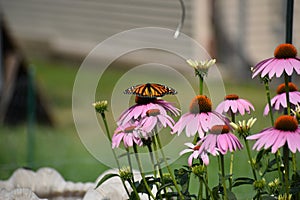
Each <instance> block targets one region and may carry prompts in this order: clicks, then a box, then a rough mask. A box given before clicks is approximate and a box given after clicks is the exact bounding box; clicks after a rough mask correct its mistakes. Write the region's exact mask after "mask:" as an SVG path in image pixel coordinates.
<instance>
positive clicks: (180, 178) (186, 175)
mask: <svg viewBox="0 0 300 200" xmlns="http://www.w3.org/2000/svg"><path fill="white" fill-rule="evenodd" d="M190 173H191V171H189V170H186V169H184V168H180V169H178V170H177V169H175V170H174V174H175V177H176V181H177V182H178V183H179V184H180V185H181V188H182V189H181V190H182V193H186V192H188V190H189V183H190Z"/></svg>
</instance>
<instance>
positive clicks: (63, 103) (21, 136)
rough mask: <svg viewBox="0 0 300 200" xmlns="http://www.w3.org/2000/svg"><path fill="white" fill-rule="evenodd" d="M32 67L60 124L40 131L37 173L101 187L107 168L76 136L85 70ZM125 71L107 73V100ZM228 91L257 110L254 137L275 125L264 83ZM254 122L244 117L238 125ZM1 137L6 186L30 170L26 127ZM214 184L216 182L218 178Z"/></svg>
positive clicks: (240, 158)
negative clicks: (77, 91) (49, 171)
mask: <svg viewBox="0 0 300 200" xmlns="http://www.w3.org/2000/svg"><path fill="white" fill-rule="evenodd" d="M31 63H32V66H34V68H35V71H36V79H37V83H38V87H39V90H40V91H41V92H42V94H43V95H44V96H45V97H46V100H47V103H48V104H49V107H50V108H51V112H52V115H53V117H54V120H55V126H54V127H47V126H36V127H35V134H36V146H35V155H34V156H35V162H34V165H33V169H38V168H40V167H45V166H49V167H53V168H55V169H56V170H58V171H59V172H60V173H61V174H62V175H63V177H64V178H65V179H66V180H71V181H83V182H84V181H95V180H96V178H97V177H98V176H99V174H101V172H103V171H104V170H105V169H107V167H106V166H105V165H103V164H101V163H100V162H99V161H98V160H96V159H95V158H94V157H93V156H92V155H91V154H90V153H89V152H88V151H87V150H86V149H85V147H84V145H83V144H82V143H81V141H80V139H79V137H78V135H77V133H76V129H75V126H74V122H73V118H72V88H73V83H74V80H75V76H76V73H77V69H78V67H79V66H77V64H70V63H61V62H55V61H49V60H47V61H45V60H32V61H31ZM124 70H125V69H116V68H110V69H109V70H107V71H106V72H105V76H103V78H101V81H100V83H99V87H101V98H102V99H106V98H109V97H110V95H111V90H112V89H113V87H114V85H113V84H111V83H115V82H116V81H117V80H118V78H120V76H121V75H122V73H123V72H124ZM225 89H226V93H227V94H231V93H236V94H238V95H239V96H240V98H245V99H248V100H249V101H251V102H252V103H253V105H254V106H255V108H256V111H255V112H253V114H252V116H255V117H257V118H258V121H257V123H256V124H255V126H254V128H253V132H257V131H259V130H261V129H262V128H264V127H267V126H269V124H270V122H269V119H268V118H265V117H263V116H262V110H263V108H264V106H265V102H266V98H265V93H264V88H263V85H262V84H260V83H259V81H258V80H253V81H252V82H251V83H250V82H243V83H237V82H230V81H226V82H225ZM97 96H98V95H97ZM191 98H192V97H191ZM250 117H251V116H246V117H244V118H241V117H240V116H238V117H237V120H241V119H249V118H250ZM0 136H1V140H0V179H1V180H3V179H7V178H8V177H9V176H10V175H11V173H12V172H13V171H14V170H15V169H17V168H19V167H26V166H27V162H26V155H27V146H26V144H27V127H26V124H24V125H20V126H17V127H7V126H2V127H0ZM227 159H228V158H227ZM236 159H237V162H238V165H236V166H235V172H236V174H237V176H242V175H243V176H248V175H249V176H251V173H250V168H249V164H248V163H247V158H246V156H245V152H238V153H237V155H236ZM212 160H213V159H212ZM183 164H184V165H185V164H186V159H185V158H184V157H183V158H180V159H179V160H178V162H177V163H175V164H174V165H173V166H174V167H176V168H178V167H180V166H182V165H183ZM212 165H213V166H214V167H213V168H212V169H211V171H212V172H213V171H215V170H216V169H217V164H216V162H215V161H212ZM212 172H210V174H212ZM215 174H217V173H215ZM214 179H215V182H216V181H217V180H218V177H215V178H214ZM247 190H249V188H247V187H245V189H244V190H243V189H242V188H241V190H240V191H239V193H241V194H243V191H247ZM244 195H246V196H247V195H249V194H247V193H246V194H244ZM246 196H244V197H246Z"/></svg>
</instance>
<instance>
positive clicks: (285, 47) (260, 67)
mask: <svg viewBox="0 0 300 200" xmlns="http://www.w3.org/2000/svg"><path fill="white" fill-rule="evenodd" d="M296 56H297V49H296V48H295V47H294V46H293V45H292V44H280V45H279V46H277V48H276V49H275V51H274V57H273V58H268V59H266V60H263V61H261V62H260V63H258V64H257V65H255V66H254V67H253V70H252V71H253V75H252V78H254V77H255V76H257V75H258V74H260V76H261V77H262V78H263V77H265V76H268V77H269V78H270V79H271V78H272V77H273V76H274V75H275V74H276V77H277V78H278V77H280V76H281V75H282V74H283V72H286V73H287V75H289V76H291V75H292V73H293V71H294V70H295V71H296V73H297V74H300V59H299V58H297V57H296Z"/></svg>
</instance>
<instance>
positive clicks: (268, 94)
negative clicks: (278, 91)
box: [264, 80, 274, 126]
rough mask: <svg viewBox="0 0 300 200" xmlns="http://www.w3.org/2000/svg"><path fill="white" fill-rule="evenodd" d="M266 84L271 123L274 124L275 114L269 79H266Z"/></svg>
mask: <svg viewBox="0 0 300 200" xmlns="http://www.w3.org/2000/svg"><path fill="white" fill-rule="evenodd" d="M264 84H265V90H266V95H267V101H268V106H269V115H270V119H271V125H272V126H274V116H273V109H272V105H271V95H270V86H269V80H264Z"/></svg>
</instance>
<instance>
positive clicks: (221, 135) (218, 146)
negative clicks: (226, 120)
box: [199, 125, 243, 156]
mask: <svg viewBox="0 0 300 200" xmlns="http://www.w3.org/2000/svg"><path fill="white" fill-rule="evenodd" d="M199 142H200V143H201V147H200V149H199V151H200V152H202V151H206V152H209V153H210V154H212V155H214V156H215V155H217V153H216V152H220V153H221V154H223V155H225V154H226V153H227V151H228V150H229V151H230V152H233V151H236V150H240V149H242V148H243V145H242V144H241V143H240V141H239V139H238V138H237V137H236V136H235V135H234V134H233V133H231V132H230V127H229V126H227V125H215V126H213V127H212V128H211V130H210V132H209V134H207V135H206V136H205V137H204V138H202V139H201V140H200V141H199Z"/></svg>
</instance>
